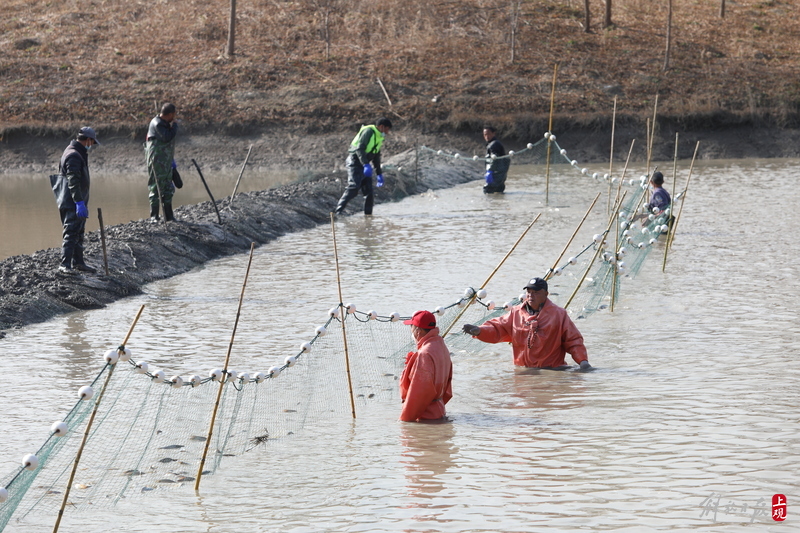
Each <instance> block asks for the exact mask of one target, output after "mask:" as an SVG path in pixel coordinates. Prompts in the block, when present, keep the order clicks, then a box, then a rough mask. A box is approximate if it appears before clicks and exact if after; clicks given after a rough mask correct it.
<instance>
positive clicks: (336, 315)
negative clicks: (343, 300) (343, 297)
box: [328, 305, 339, 318]
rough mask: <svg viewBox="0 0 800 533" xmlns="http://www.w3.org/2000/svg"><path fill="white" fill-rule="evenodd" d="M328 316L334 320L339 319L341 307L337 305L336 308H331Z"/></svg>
mask: <svg viewBox="0 0 800 533" xmlns="http://www.w3.org/2000/svg"><path fill="white" fill-rule="evenodd" d="M328 314H329V315H330V316H332V317H333V318H339V306H338V305H337V306H336V307H331V309H330V311H328Z"/></svg>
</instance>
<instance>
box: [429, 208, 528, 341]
mask: <svg viewBox="0 0 800 533" xmlns="http://www.w3.org/2000/svg"><path fill="white" fill-rule="evenodd" d="M540 216H542V214H541V213H539V214H538V215H536V218H534V219H533V221H531V223H530V224H528V227H527V228H525V231H523V232H522V235H520V236H519V239H517V242H515V243H514V246H512V247H511V249H510V250H509V251H508V253H507V254H506V255H505V257H503V259H502V260H501V261H500V263H499V264H498V265H497V266H496V267H494V270H492V273H491V274H489V277H488V278H486V281H484V282H483V284H482V285H481V286H480V287H479V288H481V289H485V288H486V286H487V285H488V284H489V282H490V281H492V278H493V277H494V275H495V274H496V273H497V271H498V270H500V267H501V266H503V263H505V262H506V259H508V257H509V256H510V255H511V253H512V252H513V251H514V250H515V249H516V247H517V245H518V244H519V243H520V242H522V239H523V238H524V237H525V235H527V234H528V230H530V229H531V228H532V227H533V225H534V224H536V221H537V220H539V217H540ZM477 296H478V293H477V292H473V293H472V296H470V298H469V302H467V305H465V306H464V309H462V310H461V312H460V313H458V316H457V317H456V318H455V319H454V320H453V322H451V323H450V325H449V326H448V327H447V329H446V330H445V332H444V333H442V338H444V337H445V336H446V335H447V334H448V333H450V330H451V329H453V326H455V325H456V322H458V320H459V319H460V318H461V317H462V316H463V315H464V313H465V312H466V311H467V309H469V306H470V305H472V303H473V302H474V301H475V298H477Z"/></svg>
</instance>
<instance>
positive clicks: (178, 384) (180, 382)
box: [170, 376, 183, 389]
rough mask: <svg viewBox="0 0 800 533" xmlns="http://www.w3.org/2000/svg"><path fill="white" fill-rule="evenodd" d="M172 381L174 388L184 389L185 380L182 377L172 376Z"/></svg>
mask: <svg viewBox="0 0 800 533" xmlns="http://www.w3.org/2000/svg"><path fill="white" fill-rule="evenodd" d="M170 381H171V382H172V386H173V387H174V388H176V389H180V388H181V387H183V378H182V377H180V376H172V377H171V378H170Z"/></svg>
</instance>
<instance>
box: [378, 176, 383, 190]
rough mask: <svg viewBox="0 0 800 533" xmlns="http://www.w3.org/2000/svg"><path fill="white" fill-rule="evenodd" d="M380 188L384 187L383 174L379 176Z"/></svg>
mask: <svg viewBox="0 0 800 533" xmlns="http://www.w3.org/2000/svg"><path fill="white" fill-rule="evenodd" d="M377 186H378V187H383V174H378V183H377Z"/></svg>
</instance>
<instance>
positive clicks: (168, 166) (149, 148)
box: [144, 104, 181, 222]
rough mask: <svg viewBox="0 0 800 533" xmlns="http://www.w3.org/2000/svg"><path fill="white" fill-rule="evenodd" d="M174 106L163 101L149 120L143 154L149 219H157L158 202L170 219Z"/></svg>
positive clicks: (174, 122)
mask: <svg viewBox="0 0 800 533" xmlns="http://www.w3.org/2000/svg"><path fill="white" fill-rule="evenodd" d="M176 114H177V110H176V108H175V105H174V104H164V105H163V106H162V107H161V113H159V115H158V116H156V117H154V118H153V120H151V121H150V125H149V126H148V128H147V139H146V141H145V143H144V155H145V159H146V161H147V174H148V180H147V186H148V188H149V189H150V220H152V221H154V222H155V221H157V220H158V211H159V209H158V205H159V203H160V204H163V205H164V219H165V220H167V221H170V220H174V219H175V218H174V216H173V213H172V195H173V194H174V193H175V185H177V186H178V187H180V186H181V183H179V182H177V180H176V182H175V185H173V175H174V174H175V169H176V166H175V137H176V136H177V135H178V122H177V121H176V120H175V115H176Z"/></svg>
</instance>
